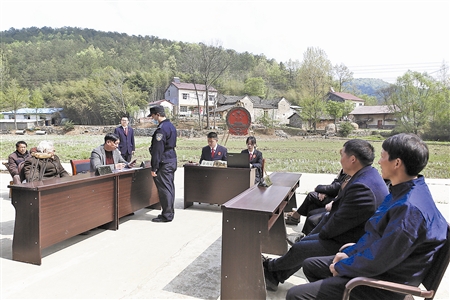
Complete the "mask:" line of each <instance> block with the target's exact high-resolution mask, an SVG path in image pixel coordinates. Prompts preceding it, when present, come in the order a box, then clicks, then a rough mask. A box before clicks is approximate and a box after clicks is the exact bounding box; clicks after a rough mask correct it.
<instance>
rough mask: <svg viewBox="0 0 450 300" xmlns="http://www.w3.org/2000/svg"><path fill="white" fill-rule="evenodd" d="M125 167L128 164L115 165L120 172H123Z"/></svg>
mask: <svg viewBox="0 0 450 300" xmlns="http://www.w3.org/2000/svg"><path fill="white" fill-rule="evenodd" d="M125 166H126V164H124V163H118V164H115V166H114V167H115V168H116V169H118V170H121V169H123V168H125Z"/></svg>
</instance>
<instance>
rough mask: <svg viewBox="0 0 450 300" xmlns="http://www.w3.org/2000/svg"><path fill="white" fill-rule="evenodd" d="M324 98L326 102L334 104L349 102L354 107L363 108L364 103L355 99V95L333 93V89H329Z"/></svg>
mask: <svg viewBox="0 0 450 300" xmlns="http://www.w3.org/2000/svg"><path fill="white" fill-rule="evenodd" d="M326 98H327V100H331V101H336V102H351V103H353V105H354V106H355V107H358V106H363V105H364V102H365V101H364V99H361V98H359V97H356V96H355V95H352V94H349V93H341V92H335V91H334V89H333V88H330V92H328V94H327V96H326Z"/></svg>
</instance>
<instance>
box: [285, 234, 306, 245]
mask: <svg viewBox="0 0 450 300" xmlns="http://www.w3.org/2000/svg"><path fill="white" fill-rule="evenodd" d="M304 237H305V234H304V233H294V234H289V235H288V236H287V237H286V241H287V242H288V244H289V245H291V246H292V245H294V244H295V243H298V242H300V241H301V239H302V238H304Z"/></svg>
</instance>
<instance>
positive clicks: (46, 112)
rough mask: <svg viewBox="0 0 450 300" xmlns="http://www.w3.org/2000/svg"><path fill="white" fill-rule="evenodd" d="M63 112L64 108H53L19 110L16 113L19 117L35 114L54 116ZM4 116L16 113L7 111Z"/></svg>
mask: <svg viewBox="0 0 450 300" xmlns="http://www.w3.org/2000/svg"><path fill="white" fill-rule="evenodd" d="M62 110H63V109H62V108H55V107H52V108H38V109H37V110H36V108H19V109H18V110H17V111H16V114H18V115H35V114H39V115H40V114H42V115H51V114H53V113H55V112H58V111H62ZM2 114H4V115H13V114H14V111H5V112H2Z"/></svg>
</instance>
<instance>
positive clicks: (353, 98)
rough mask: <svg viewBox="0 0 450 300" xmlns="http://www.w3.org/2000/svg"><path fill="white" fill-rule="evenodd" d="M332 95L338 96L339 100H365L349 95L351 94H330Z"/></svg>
mask: <svg viewBox="0 0 450 300" xmlns="http://www.w3.org/2000/svg"><path fill="white" fill-rule="evenodd" d="M330 94H333V95H336V96H337V97H339V98H342V99H344V100H353V101H363V102H364V99H361V98H359V97H356V96H355V95H352V94H349V93H341V92H330Z"/></svg>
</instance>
